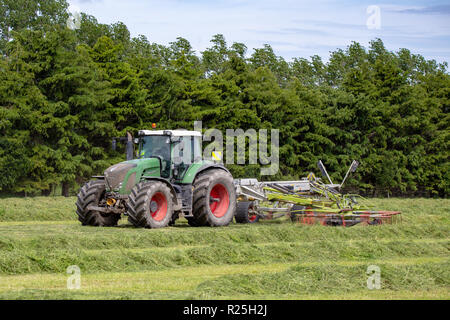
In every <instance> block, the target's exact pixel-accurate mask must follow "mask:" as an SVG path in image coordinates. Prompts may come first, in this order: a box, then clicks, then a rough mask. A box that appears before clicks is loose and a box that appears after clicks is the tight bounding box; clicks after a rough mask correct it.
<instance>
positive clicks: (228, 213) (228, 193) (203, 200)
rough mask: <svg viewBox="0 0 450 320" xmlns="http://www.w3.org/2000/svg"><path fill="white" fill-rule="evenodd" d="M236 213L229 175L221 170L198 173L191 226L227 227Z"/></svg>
mask: <svg viewBox="0 0 450 320" xmlns="http://www.w3.org/2000/svg"><path fill="white" fill-rule="evenodd" d="M235 211H236V189H235V187H234V183H233V177H232V176H231V174H229V173H228V172H226V171H225V170H222V169H210V170H207V171H205V172H202V173H200V174H199V175H198V176H197V177H196V178H195V181H194V196H193V210H192V214H193V216H194V217H193V218H189V219H188V223H189V224H190V225H191V226H210V227H221V226H227V225H229V224H230V222H231V221H232V220H233V217H234V214H235Z"/></svg>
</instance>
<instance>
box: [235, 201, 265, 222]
mask: <svg viewBox="0 0 450 320" xmlns="http://www.w3.org/2000/svg"><path fill="white" fill-rule="evenodd" d="M259 218H260V216H259V215H257V214H255V213H254V212H253V201H240V202H238V203H237V206H236V216H235V217H234V219H235V220H236V222H237V223H255V222H258V221H259Z"/></svg>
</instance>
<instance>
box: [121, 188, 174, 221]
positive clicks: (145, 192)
mask: <svg viewBox="0 0 450 320" xmlns="http://www.w3.org/2000/svg"><path fill="white" fill-rule="evenodd" d="M172 214H173V201H172V194H171V192H170V189H169V187H168V186H167V185H166V184H165V183H163V182H159V181H144V182H140V183H138V184H137V185H135V186H134V187H133V189H131V194H130V196H129V198H128V221H129V222H131V224H133V225H134V226H135V227H140V228H163V227H167V226H168V225H169V222H171V220H172Z"/></svg>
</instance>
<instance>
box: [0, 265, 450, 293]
mask: <svg viewBox="0 0 450 320" xmlns="http://www.w3.org/2000/svg"><path fill="white" fill-rule="evenodd" d="M370 263H371V264H377V265H378V266H379V267H380V268H381V270H382V274H381V279H382V282H381V290H379V292H378V293H377V294H375V292H370V290H368V289H367V287H366V280H367V275H366V269H367V266H368V262H361V261H348V260H338V261H334V262H333V263H332V264H330V263H328V264H326V263H323V262H313V263H312V262H303V263H291V264H286V263H278V264H276V263H271V264H255V265H245V264H244V265H220V264H219V265H214V266H196V267H183V268H172V269H170V270H151V271H146V272H120V273H111V272H102V273H95V274H82V289H81V290H75V291H71V290H67V289H65V287H66V281H67V278H66V277H65V276H64V275H63V274H39V275H37V274H32V275H21V276H0V299H8V298H11V297H13V298H39V299H43V298H50V297H51V298H53V299H55V298H56V299H69V298H70V299H91V298H93V299H95V298H103V299H105V298H108V299H111V298H112V299H117V298H125V299H129V298H132V299H209V298H215V299H230V298H231V299H236V298H239V299H266V298H270V299H274V298H275V299H276V298H278V299H296V298H328V299H329V298H333V299H336V298H346V297H348V298H357V297H358V296H359V295H366V296H371V297H373V298H376V297H377V296H378V298H381V297H383V296H384V297H385V295H386V294H390V295H394V296H395V295H397V296H400V297H401V296H402V295H403V297H409V298H414V297H416V298H417V297H418V298H420V297H424V298H426V297H430V296H433V295H434V296H435V295H436V294H438V297H443V296H445V294H446V293H447V295H448V292H446V290H447V289H448V286H449V280H448V277H449V275H448V272H449V271H448V261H446V259H445V258H428V257H422V258H406V259H400V260H399V259H394V260H389V259H382V260H372V261H370ZM38 288H46V290H42V289H38ZM375 291H376V290H375ZM382 292H383V294H382ZM407 292H409V294H407Z"/></svg>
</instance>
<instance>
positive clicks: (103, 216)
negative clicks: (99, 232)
mask: <svg viewBox="0 0 450 320" xmlns="http://www.w3.org/2000/svg"><path fill="white" fill-rule="evenodd" d="M104 198H105V181H103V180H92V181H89V182H88V183H86V184H85V185H84V186H83V187H82V188H81V189H80V192H78V196H77V202H76V203H75V204H76V206H77V215H78V220H79V221H80V222H81V224H82V225H83V226H96V227H112V226H116V225H117V221H119V219H120V214H115V213H103V212H99V211H93V210H88V209H87V208H88V207H89V206H100V203H101V202H102V201H103V200H104Z"/></svg>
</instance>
